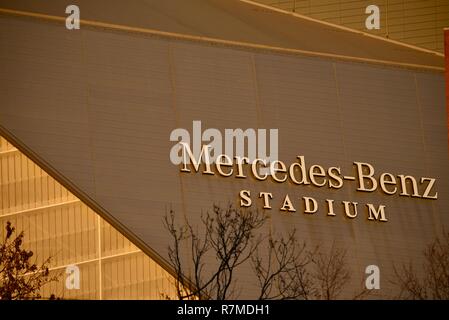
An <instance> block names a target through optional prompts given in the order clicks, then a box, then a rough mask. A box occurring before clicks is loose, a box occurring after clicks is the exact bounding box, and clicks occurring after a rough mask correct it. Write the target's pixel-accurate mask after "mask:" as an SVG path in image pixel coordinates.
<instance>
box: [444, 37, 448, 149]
mask: <svg viewBox="0 0 449 320" xmlns="http://www.w3.org/2000/svg"><path fill="white" fill-rule="evenodd" d="M444 53H445V57H444V59H445V60H446V115H447V126H448V132H447V138H448V142H449V29H446V30H444Z"/></svg>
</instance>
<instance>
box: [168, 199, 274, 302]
mask: <svg viewBox="0 0 449 320" xmlns="http://www.w3.org/2000/svg"><path fill="white" fill-rule="evenodd" d="M265 219H266V218H265V217H264V216H262V215H260V214H259V213H258V212H256V211H250V210H248V211H241V210H237V209H235V208H233V207H232V206H228V207H227V208H225V209H222V208H220V207H218V206H214V207H213V211H212V213H209V212H207V213H206V214H202V215H201V223H202V225H203V230H204V234H203V236H202V237H201V236H200V235H199V231H198V229H195V228H194V227H193V226H192V225H191V224H190V223H189V221H186V222H185V224H184V225H182V226H180V227H177V226H176V224H175V217H174V212H173V211H170V213H169V215H168V216H166V217H165V221H164V222H165V226H166V228H167V229H168V231H169V232H170V234H171V236H172V238H173V242H174V243H173V246H170V247H169V252H168V254H169V259H170V261H171V262H172V264H173V266H174V269H175V272H176V279H175V281H176V288H177V295H178V298H179V299H192V298H193V299H217V300H224V299H226V298H229V297H232V296H233V294H234V293H235V290H234V289H235V288H234V287H233V285H234V283H233V276H234V273H235V269H236V268H237V267H238V266H240V265H241V264H243V263H244V262H246V261H247V260H248V259H249V258H250V256H251V253H252V252H254V250H256V248H257V246H258V244H259V243H260V241H261V237H260V236H259V237H256V235H255V231H256V230H258V229H259V228H260V227H261V226H262V225H263V223H264V221H265ZM183 241H186V242H187V243H188V247H189V250H190V257H191V262H192V266H193V268H192V269H193V270H192V271H191V272H189V274H185V271H186V270H187V268H184V267H183V263H182V259H181V244H182V242H183ZM208 254H212V255H215V258H216V261H217V262H218V263H217V266H216V269H215V270H213V271H212V272H211V271H210V270H208V272H206V270H205V266H206V256H207V255H208ZM187 279H189V280H190V282H188V281H189V280H187ZM186 288H188V290H186Z"/></svg>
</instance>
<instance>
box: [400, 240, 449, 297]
mask: <svg viewBox="0 0 449 320" xmlns="http://www.w3.org/2000/svg"><path fill="white" fill-rule="evenodd" d="M423 253H424V263H423V270H424V272H423V274H424V276H422V277H420V276H419V275H418V273H417V272H416V269H415V267H414V266H413V264H412V263H409V264H404V265H402V266H400V267H398V268H397V267H394V273H395V276H396V278H395V280H393V281H392V282H393V283H394V284H396V285H397V286H398V287H399V289H400V298H405V299H414V300H425V299H432V300H449V232H443V235H442V236H441V237H437V238H435V240H434V241H433V242H431V243H430V244H429V245H428V246H427V247H426V248H425V250H424V252H423Z"/></svg>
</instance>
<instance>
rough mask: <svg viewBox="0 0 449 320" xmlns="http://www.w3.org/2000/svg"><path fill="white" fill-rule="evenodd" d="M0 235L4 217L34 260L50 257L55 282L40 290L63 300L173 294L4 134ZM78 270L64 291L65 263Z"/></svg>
mask: <svg viewBox="0 0 449 320" xmlns="http://www.w3.org/2000/svg"><path fill="white" fill-rule="evenodd" d="M0 193H1V196H0V227H1V230H0V237H1V238H2V239H3V238H4V236H5V225H6V222H7V221H10V222H11V223H12V224H13V226H14V227H16V229H17V231H18V232H20V231H23V232H24V234H25V238H24V244H23V246H24V248H26V249H28V250H32V251H33V252H34V254H35V255H34V256H35V258H36V259H37V260H36V261H37V263H42V262H43V261H44V260H45V259H46V258H48V257H52V261H51V264H50V268H51V270H52V272H53V273H55V274H59V275H60V276H59V281H58V282H53V283H51V284H49V285H46V286H45V287H44V288H43V289H42V291H41V294H42V296H43V297H49V296H50V295H51V294H55V295H56V296H57V297H59V298H64V299H160V298H162V297H163V296H162V294H168V295H170V294H173V291H172V290H171V289H172V283H173V281H171V280H170V279H171V278H170V276H169V275H168V274H167V272H166V271H165V270H163V269H162V268H161V267H160V266H159V265H158V264H156V263H155V262H154V261H153V260H152V259H150V258H149V257H148V256H147V255H145V254H144V253H143V252H142V251H141V250H139V249H138V248H137V247H136V246H134V245H133V244H132V243H131V242H130V241H129V240H127V239H126V238H125V237H124V236H123V235H121V234H120V233H118V232H117V231H116V230H115V229H114V228H113V227H112V226H111V225H110V224H108V223H107V222H105V221H104V220H103V219H102V218H100V216H98V215H97V214H96V213H94V212H93V211H92V210H91V209H89V208H88V207H87V206H86V205H85V204H83V203H82V202H81V201H80V200H79V199H78V198H76V197H75V196H74V195H73V194H71V193H70V192H69V191H68V190H67V189H66V188H64V187H63V186H61V184H59V183H58V182H56V181H55V180H54V179H53V178H52V177H50V176H49V175H48V174H47V173H46V172H45V171H43V170H42V169H41V168H40V167H38V166H37V165H36V164H34V163H33V162H32V161H31V160H30V159H28V158H27V157H26V156H25V155H24V154H23V153H21V152H20V151H18V150H17V149H16V148H15V147H13V146H12V145H11V144H10V143H8V142H7V141H6V140H5V139H4V138H2V137H0ZM69 265H77V266H78V267H79V269H80V288H79V289H72V290H69V289H67V287H66V286H65V283H66V277H67V275H66V273H65V271H66V267H67V266H69Z"/></svg>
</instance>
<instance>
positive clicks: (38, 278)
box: [0, 221, 58, 300]
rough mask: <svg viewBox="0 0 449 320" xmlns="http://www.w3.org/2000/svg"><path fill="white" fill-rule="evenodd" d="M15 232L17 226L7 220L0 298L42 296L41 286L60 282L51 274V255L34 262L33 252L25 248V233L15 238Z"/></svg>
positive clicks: (1, 253) (0, 262) (0, 246)
mask: <svg viewBox="0 0 449 320" xmlns="http://www.w3.org/2000/svg"><path fill="white" fill-rule="evenodd" d="M14 232H15V228H14V227H12V226H11V223H10V222H9V221H8V222H7V223H6V235H5V237H4V239H3V243H2V244H0V299H1V300H13V299H40V298H42V297H41V295H40V289H41V287H42V286H43V285H44V284H46V283H49V282H52V281H57V279H58V277H57V275H50V271H49V269H48V265H49V263H50V258H48V259H47V260H45V261H44V262H43V263H42V264H41V265H37V264H36V263H35V262H32V261H31V258H32V256H33V252H32V251H29V250H26V249H23V248H22V244H23V237H24V233H23V232H21V233H19V234H18V235H17V236H16V237H15V238H13V234H14ZM52 297H53V296H52ZM52 297H51V298H52Z"/></svg>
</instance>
